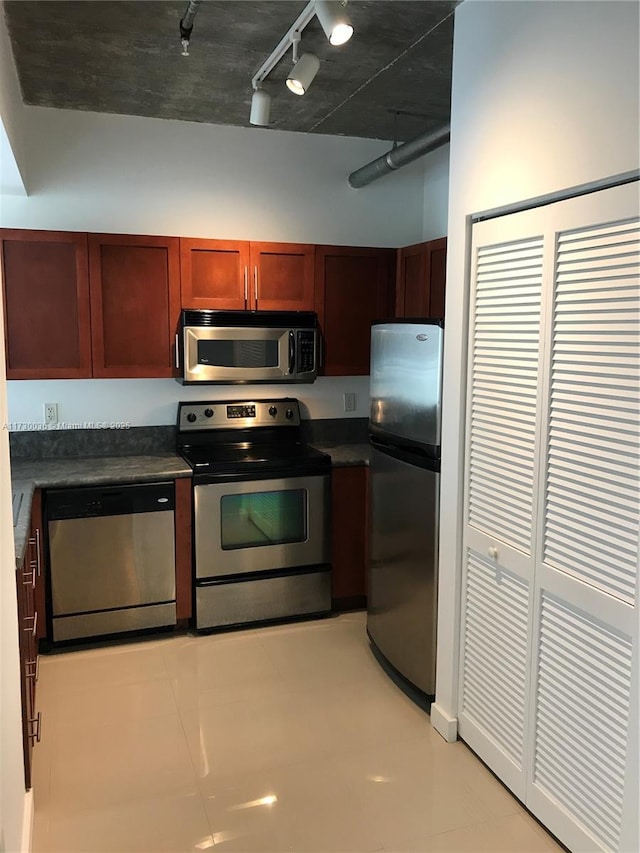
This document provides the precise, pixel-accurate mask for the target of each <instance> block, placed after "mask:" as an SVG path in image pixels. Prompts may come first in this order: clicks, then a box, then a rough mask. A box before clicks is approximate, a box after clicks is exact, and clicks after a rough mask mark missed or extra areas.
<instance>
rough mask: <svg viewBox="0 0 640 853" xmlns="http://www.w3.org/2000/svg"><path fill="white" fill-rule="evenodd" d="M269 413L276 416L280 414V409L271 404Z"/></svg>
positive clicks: (273, 416)
mask: <svg viewBox="0 0 640 853" xmlns="http://www.w3.org/2000/svg"><path fill="white" fill-rule="evenodd" d="M269 414H270V415H271V417H272V418H275V416H276V415H277V414H278V410H277V409H276V407H275V406H269Z"/></svg>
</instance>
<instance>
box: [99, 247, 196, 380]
mask: <svg viewBox="0 0 640 853" xmlns="http://www.w3.org/2000/svg"><path fill="white" fill-rule="evenodd" d="M89 271H90V285H91V342H92V348H93V375H94V376H96V377H113V378H115V377H134V378H135V377H148V378H164V377H166V378H168V377H172V376H174V367H173V364H174V357H175V353H174V336H175V332H176V328H177V323H178V317H179V314H180V260H179V240H178V238H177V237H135V236H130V235H119V234H90V235H89Z"/></svg>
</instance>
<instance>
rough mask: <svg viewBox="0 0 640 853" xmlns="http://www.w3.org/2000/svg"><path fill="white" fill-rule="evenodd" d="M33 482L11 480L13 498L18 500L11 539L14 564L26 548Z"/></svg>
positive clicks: (19, 559)
mask: <svg viewBox="0 0 640 853" xmlns="http://www.w3.org/2000/svg"><path fill="white" fill-rule="evenodd" d="M35 488H36V486H35V483H34V482H33V480H18V479H12V480H11V491H12V493H13V494H14V495H15V500H16V501H18V502H19V503H18V505H19V507H20V509H19V512H18V518H17V521H16V525H15V527H14V528H13V539H14V542H15V550H16V566H19V565H20V564H21V563H22V561H23V559H24V555H25V551H26V550H27V541H28V539H29V522H30V521H31V501H32V500H33V493H34V491H35Z"/></svg>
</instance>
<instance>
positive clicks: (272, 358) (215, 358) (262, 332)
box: [184, 326, 295, 383]
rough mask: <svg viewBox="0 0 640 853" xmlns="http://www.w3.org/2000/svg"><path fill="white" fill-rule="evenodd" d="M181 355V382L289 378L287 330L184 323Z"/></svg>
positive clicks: (289, 356)
mask: <svg viewBox="0 0 640 853" xmlns="http://www.w3.org/2000/svg"><path fill="white" fill-rule="evenodd" d="M184 354H185V358H184V380H185V382H221V383H225V382H228V383H234V382H237V383H242V382H282V381H290V380H291V379H292V378H293V374H292V373H290V365H291V343H290V332H289V330H288V329H269V328H234V327H227V328H224V327H218V326H216V327H213V328H201V327H189V326H186V327H185V328H184ZM294 354H295V350H294ZM294 363H295V362H294Z"/></svg>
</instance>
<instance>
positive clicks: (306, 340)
mask: <svg viewBox="0 0 640 853" xmlns="http://www.w3.org/2000/svg"><path fill="white" fill-rule="evenodd" d="M315 368H316V333H315V332H314V331H308V330H301V329H298V347H297V355H296V373H312V372H313V371H314V370H315Z"/></svg>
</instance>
